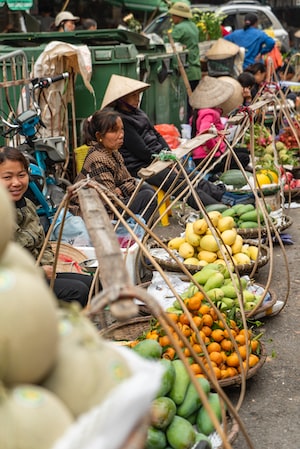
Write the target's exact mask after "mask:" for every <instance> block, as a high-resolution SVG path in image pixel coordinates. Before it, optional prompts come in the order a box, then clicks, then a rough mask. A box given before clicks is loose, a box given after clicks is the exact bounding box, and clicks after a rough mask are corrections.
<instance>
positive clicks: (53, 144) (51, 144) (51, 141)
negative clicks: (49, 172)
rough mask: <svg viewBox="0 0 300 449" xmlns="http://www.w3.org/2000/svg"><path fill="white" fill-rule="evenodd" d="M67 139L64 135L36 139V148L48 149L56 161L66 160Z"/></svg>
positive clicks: (52, 158) (50, 156) (40, 149)
mask: <svg viewBox="0 0 300 449" xmlns="http://www.w3.org/2000/svg"><path fill="white" fill-rule="evenodd" d="M65 140H66V139H65V137H63V136H59V137H47V138H45V139H43V138H41V139H35V140H34V148H35V150H36V151H46V152H47V154H48V156H49V158H50V159H51V160H52V161H54V162H64V161H65V160H66V151H65Z"/></svg>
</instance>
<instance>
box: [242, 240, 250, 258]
mask: <svg viewBox="0 0 300 449" xmlns="http://www.w3.org/2000/svg"><path fill="white" fill-rule="evenodd" d="M240 252H241V253H243V254H247V256H248V257H250V254H249V245H248V243H243V246H242V249H241V251H240Z"/></svg>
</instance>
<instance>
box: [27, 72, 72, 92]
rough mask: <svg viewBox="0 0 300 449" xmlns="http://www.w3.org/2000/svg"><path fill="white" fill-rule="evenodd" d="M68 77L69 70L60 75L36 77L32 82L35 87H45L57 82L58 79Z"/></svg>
mask: <svg viewBox="0 0 300 449" xmlns="http://www.w3.org/2000/svg"><path fill="white" fill-rule="evenodd" d="M67 78H69V72H63V73H61V74H60V75H56V76H53V77H46V78H34V79H32V80H31V84H32V86H33V88H34V89H37V88H40V89H43V88H45V87H49V86H50V85H51V84H53V83H56V82H57V81H61V80H64V79H67Z"/></svg>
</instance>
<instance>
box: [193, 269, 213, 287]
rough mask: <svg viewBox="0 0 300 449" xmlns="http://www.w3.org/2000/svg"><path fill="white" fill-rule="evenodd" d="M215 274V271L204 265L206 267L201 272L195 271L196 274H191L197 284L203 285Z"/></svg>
mask: <svg viewBox="0 0 300 449" xmlns="http://www.w3.org/2000/svg"><path fill="white" fill-rule="evenodd" d="M215 273H217V271H216V270H214V269H211V268H209V267H208V265H206V267H204V268H202V270H200V271H197V273H195V274H193V278H194V279H195V281H197V282H198V284H200V285H204V284H205V283H206V282H207V280H208V279H209V278H210V277H211V276H212V275H213V274H215Z"/></svg>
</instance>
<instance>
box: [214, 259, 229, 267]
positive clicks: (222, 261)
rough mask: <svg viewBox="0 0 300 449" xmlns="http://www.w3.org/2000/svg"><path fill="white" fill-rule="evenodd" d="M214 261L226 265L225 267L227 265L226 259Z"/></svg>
mask: <svg viewBox="0 0 300 449" xmlns="http://www.w3.org/2000/svg"><path fill="white" fill-rule="evenodd" d="M214 263H217V264H219V265H224V266H225V267H226V266H227V265H226V262H225V260H224V259H216V260H215V262H214Z"/></svg>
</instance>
